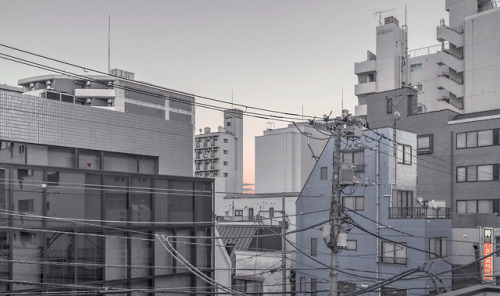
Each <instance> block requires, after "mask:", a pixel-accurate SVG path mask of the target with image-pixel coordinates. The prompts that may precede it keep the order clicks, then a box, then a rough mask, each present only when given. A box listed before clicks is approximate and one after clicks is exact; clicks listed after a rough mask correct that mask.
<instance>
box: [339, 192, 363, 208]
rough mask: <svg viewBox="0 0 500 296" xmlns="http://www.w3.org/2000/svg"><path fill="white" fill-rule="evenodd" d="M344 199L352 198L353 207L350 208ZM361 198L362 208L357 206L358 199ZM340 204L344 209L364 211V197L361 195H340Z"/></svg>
mask: <svg viewBox="0 0 500 296" xmlns="http://www.w3.org/2000/svg"><path fill="white" fill-rule="evenodd" d="M345 199H353V201H352V202H353V204H354V209H350V208H348V207H347V206H346V205H345ZM359 199H361V200H362V205H363V206H362V208H358V205H359V204H358V200H359ZM342 206H344V207H345V208H346V209H348V210H351V211H354V212H357V211H364V210H365V197H364V196H363V195H356V196H342Z"/></svg>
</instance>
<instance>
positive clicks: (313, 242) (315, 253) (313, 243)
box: [311, 237, 318, 257]
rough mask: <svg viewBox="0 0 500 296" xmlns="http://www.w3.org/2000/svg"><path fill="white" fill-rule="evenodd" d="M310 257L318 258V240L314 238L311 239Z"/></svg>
mask: <svg viewBox="0 0 500 296" xmlns="http://www.w3.org/2000/svg"><path fill="white" fill-rule="evenodd" d="M311 256H312V257H316V256H318V239H317V238H315V237H312V238H311Z"/></svg>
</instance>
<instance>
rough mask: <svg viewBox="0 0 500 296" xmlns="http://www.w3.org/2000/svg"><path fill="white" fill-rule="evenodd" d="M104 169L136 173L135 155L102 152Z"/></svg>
mask: <svg viewBox="0 0 500 296" xmlns="http://www.w3.org/2000/svg"><path fill="white" fill-rule="evenodd" d="M104 170H105V171H115V172H129V173H136V172H137V156H135V155H129V154H120V153H104Z"/></svg>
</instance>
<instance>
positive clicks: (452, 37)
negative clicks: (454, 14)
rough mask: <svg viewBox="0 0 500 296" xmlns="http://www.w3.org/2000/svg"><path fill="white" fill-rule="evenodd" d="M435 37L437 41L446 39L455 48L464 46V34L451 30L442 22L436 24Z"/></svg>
mask: <svg viewBox="0 0 500 296" xmlns="http://www.w3.org/2000/svg"><path fill="white" fill-rule="evenodd" d="M436 37H437V40H438V41H439V42H444V41H448V42H449V43H451V44H453V45H455V46H456V47H457V48H461V47H463V46H464V35H463V34H460V33H459V32H457V31H455V30H453V29H452V28H450V27H447V26H445V25H444V24H443V25H441V26H438V27H437V29H436Z"/></svg>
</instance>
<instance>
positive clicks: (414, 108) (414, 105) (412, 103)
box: [408, 94, 418, 115]
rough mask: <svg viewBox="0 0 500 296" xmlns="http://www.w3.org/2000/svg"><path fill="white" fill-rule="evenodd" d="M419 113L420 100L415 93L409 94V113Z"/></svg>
mask: <svg viewBox="0 0 500 296" xmlns="http://www.w3.org/2000/svg"><path fill="white" fill-rule="evenodd" d="M417 113H418V102H417V98H416V97H415V96H414V95H411V94H410V95H408V115H413V114H417Z"/></svg>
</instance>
